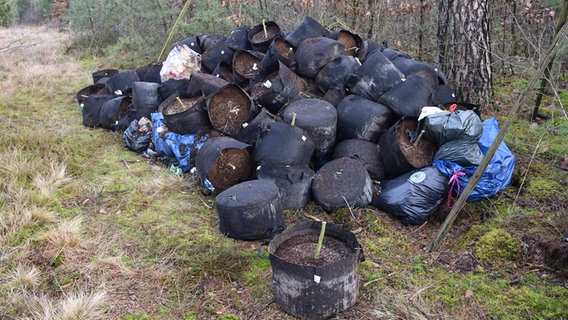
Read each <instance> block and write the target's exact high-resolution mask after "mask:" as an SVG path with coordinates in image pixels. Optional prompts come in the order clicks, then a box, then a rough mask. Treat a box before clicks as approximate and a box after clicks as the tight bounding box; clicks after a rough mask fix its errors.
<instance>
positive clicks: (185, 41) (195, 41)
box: [170, 36, 203, 54]
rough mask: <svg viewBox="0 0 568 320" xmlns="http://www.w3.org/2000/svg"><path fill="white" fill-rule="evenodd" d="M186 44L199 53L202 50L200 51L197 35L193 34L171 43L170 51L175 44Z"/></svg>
mask: <svg viewBox="0 0 568 320" xmlns="http://www.w3.org/2000/svg"><path fill="white" fill-rule="evenodd" d="M184 44H185V45H186V46H187V47H188V48H190V49H191V50H193V51H195V52H197V53H199V54H201V53H202V52H203V51H201V41H200V40H199V37H197V36H193V37H189V38H185V39H183V40H181V41H178V42H176V43H174V44H172V45H171V46H170V51H171V50H173V49H174V48H175V47H177V46H180V47H181V46H183V45H184Z"/></svg>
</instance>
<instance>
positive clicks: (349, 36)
mask: <svg viewBox="0 0 568 320" xmlns="http://www.w3.org/2000/svg"><path fill="white" fill-rule="evenodd" d="M331 38H332V39H335V40H337V41H339V42H340V43H341V44H343V46H344V47H345V55H348V56H351V57H358V55H359V50H360V49H361V47H362V46H363V39H362V38H361V37H360V36H359V35H358V34H355V33H353V32H351V31H349V30H339V31H337V32H334V33H333V34H332V35H331Z"/></svg>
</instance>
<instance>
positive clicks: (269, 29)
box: [250, 26, 280, 43]
mask: <svg viewBox="0 0 568 320" xmlns="http://www.w3.org/2000/svg"><path fill="white" fill-rule="evenodd" d="M278 32H280V28H279V27H278V26H266V35H265V34H264V29H263V30H260V32H257V33H255V34H254V35H253V36H252V37H251V38H250V42H252V43H261V42H264V41H266V40H269V39H272V38H274V36H276V35H277V34H278Z"/></svg>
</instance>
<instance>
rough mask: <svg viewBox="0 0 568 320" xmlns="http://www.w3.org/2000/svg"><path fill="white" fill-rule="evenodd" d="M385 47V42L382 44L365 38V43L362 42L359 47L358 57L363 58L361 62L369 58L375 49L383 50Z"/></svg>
mask: <svg viewBox="0 0 568 320" xmlns="http://www.w3.org/2000/svg"><path fill="white" fill-rule="evenodd" d="M384 48H385V46H384V45H383V44H380V43H378V42H376V41H373V40H371V39H363V43H362V44H361V47H360V48H359V52H358V53H357V57H358V58H359V60H361V62H363V61H365V59H367V57H368V56H370V55H371V53H373V51H375V50H379V51H381V50H383V49H384Z"/></svg>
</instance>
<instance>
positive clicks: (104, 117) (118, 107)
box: [99, 96, 132, 131]
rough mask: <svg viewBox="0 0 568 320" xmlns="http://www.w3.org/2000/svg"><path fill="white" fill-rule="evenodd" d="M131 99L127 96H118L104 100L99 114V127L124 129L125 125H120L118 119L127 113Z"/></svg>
mask: <svg viewBox="0 0 568 320" xmlns="http://www.w3.org/2000/svg"><path fill="white" fill-rule="evenodd" d="M131 100H132V99H131V98H130V97H129V96H118V97H114V98H112V99H109V100H107V101H105V103H103V105H102V106H101V110H100V114H99V120H100V123H101V127H102V128H104V129H108V130H114V131H116V130H121V131H124V130H125V129H126V127H121V126H120V119H122V118H124V117H125V116H126V115H127V112H128V109H129V108H130V107H131ZM123 125H124V123H123Z"/></svg>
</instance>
